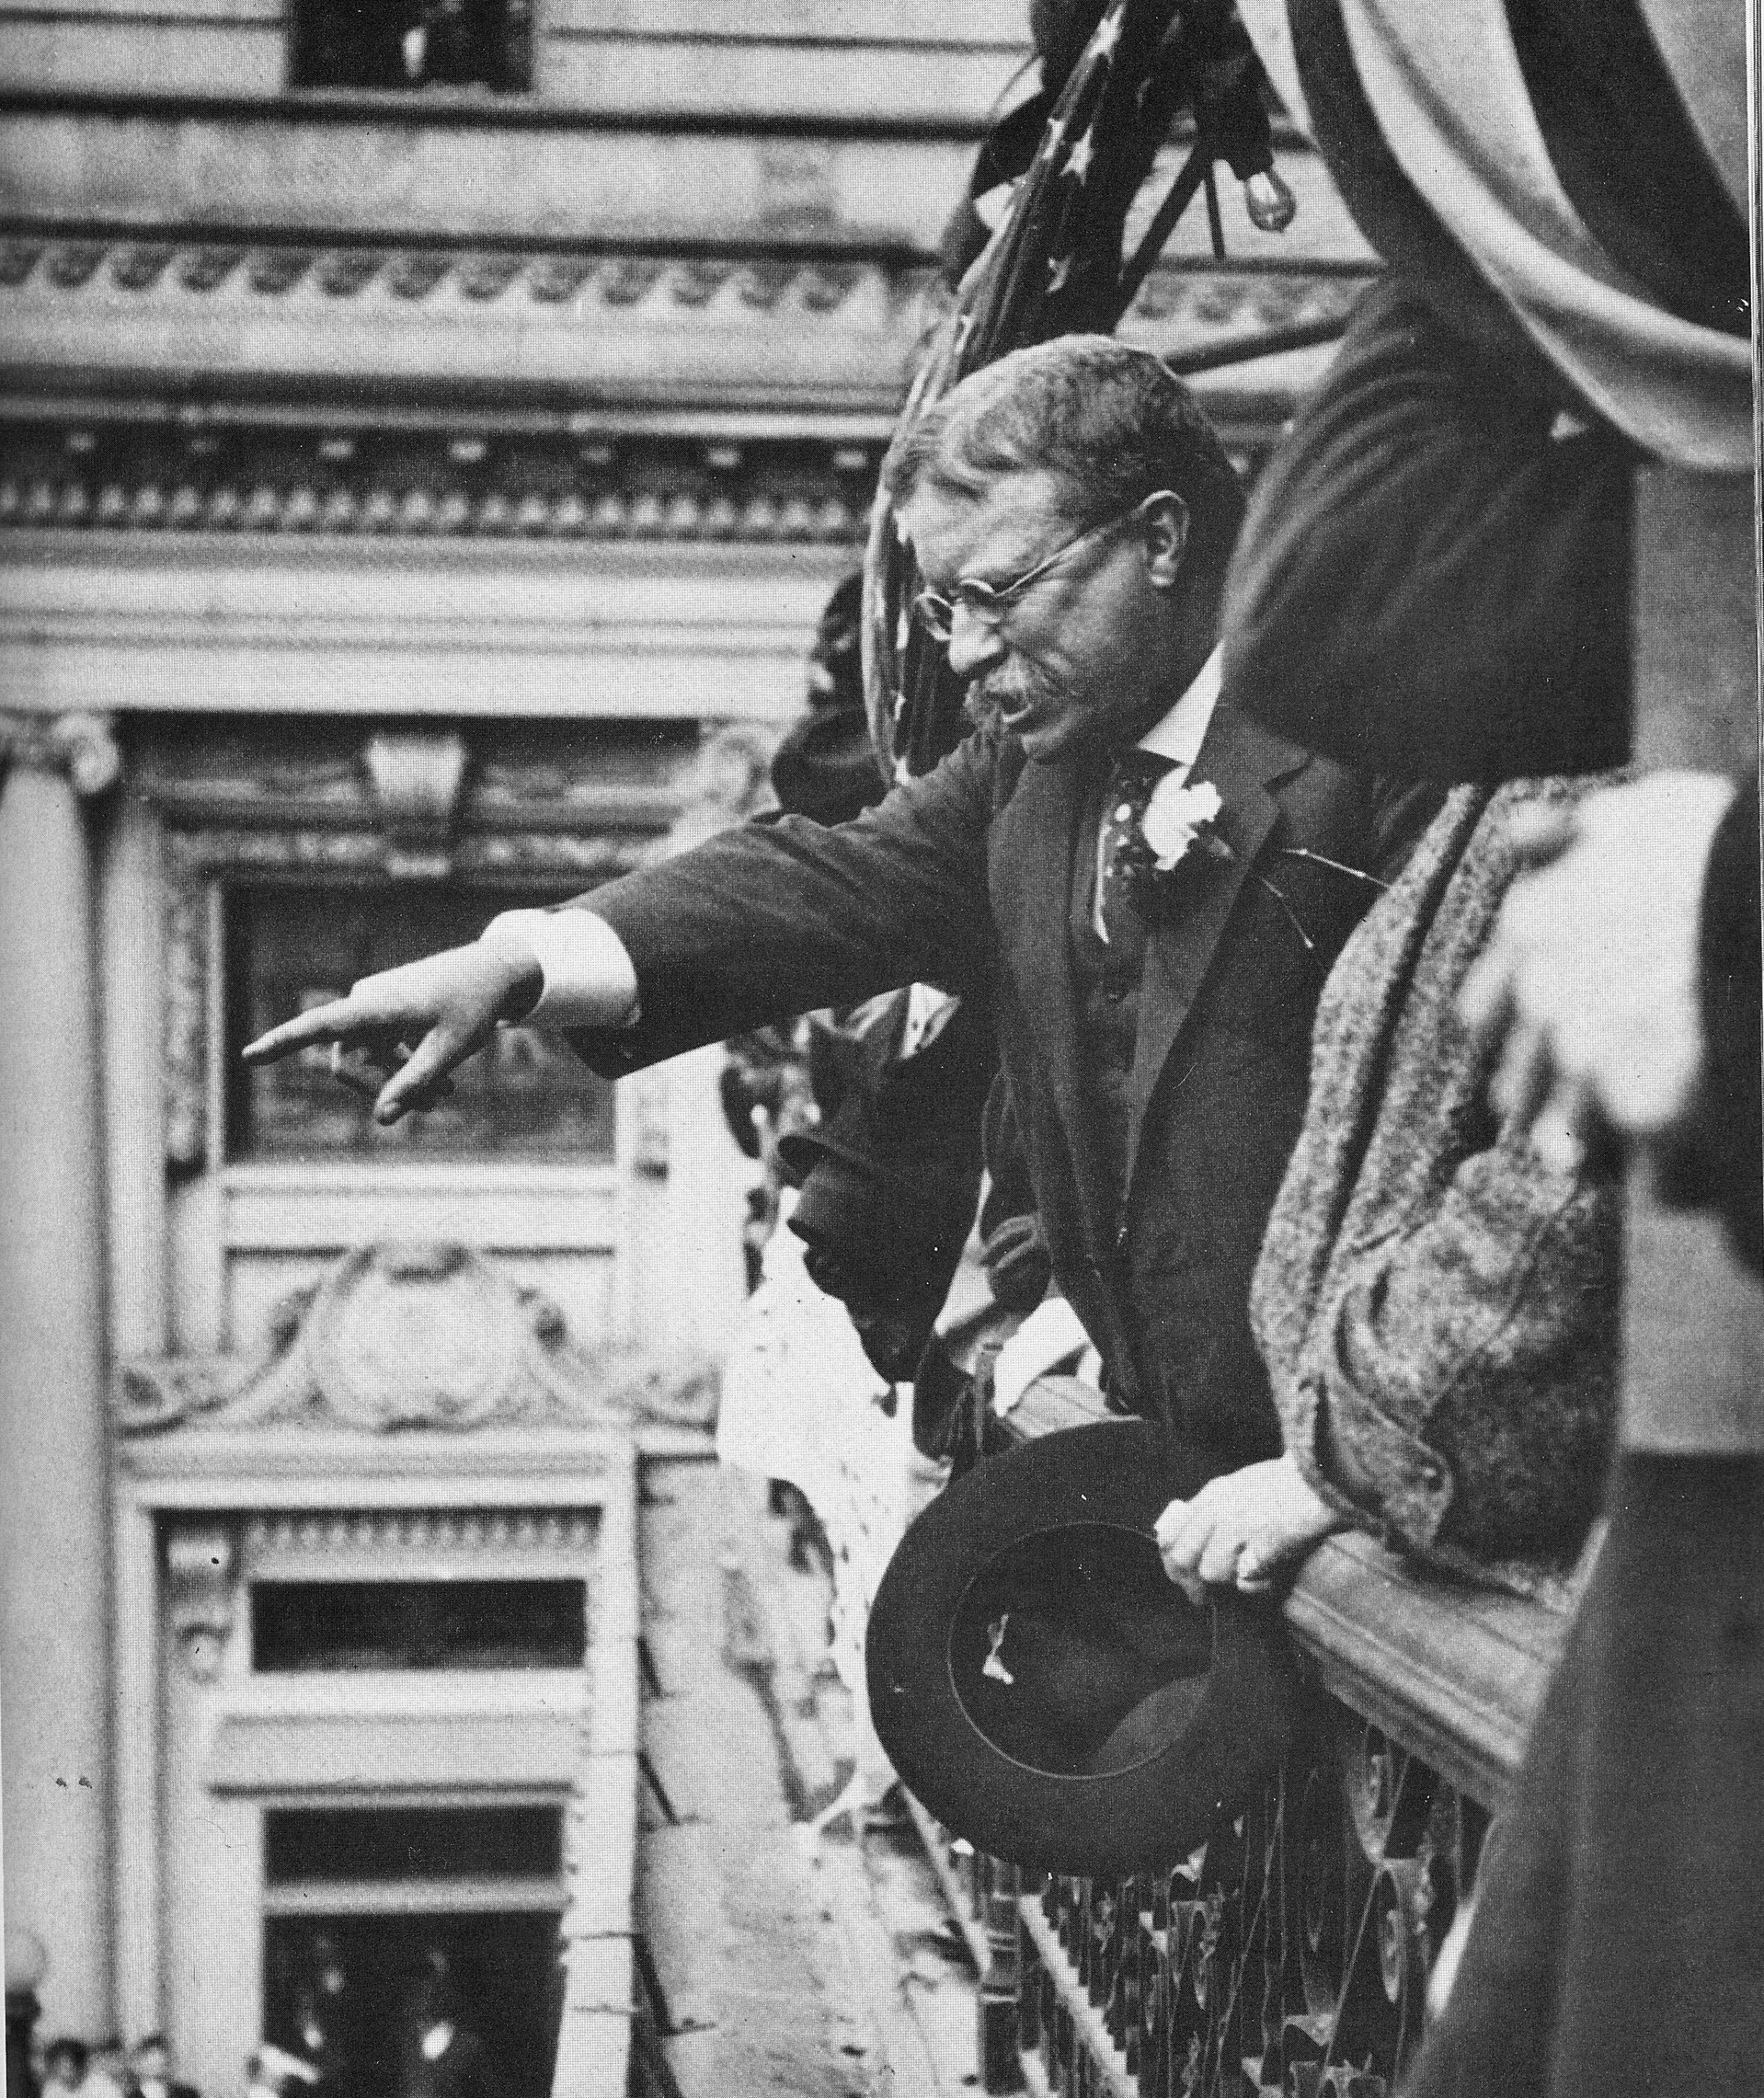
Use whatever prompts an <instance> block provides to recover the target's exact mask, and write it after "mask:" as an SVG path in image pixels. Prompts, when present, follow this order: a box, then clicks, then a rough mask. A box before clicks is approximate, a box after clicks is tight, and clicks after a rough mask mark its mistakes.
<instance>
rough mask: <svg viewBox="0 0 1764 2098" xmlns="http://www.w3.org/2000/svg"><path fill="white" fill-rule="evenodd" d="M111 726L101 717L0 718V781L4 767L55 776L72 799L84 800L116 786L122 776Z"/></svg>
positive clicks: (8, 715)
mask: <svg viewBox="0 0 1764 2098" xmlns="http://www.w3.org/2000/svg"><path fill="white" fill-rule="evenodd" d="M10 765H29V766H30V767H32V768H33V769H34V770H39V771H43V772H59V773H61V774H62V775H63V776H64V777H65V778H66V779H67V781H68V783H70V785H71V787H72V788H73V789H74V792H75V793H76V794H79V795H81V796H83V797H91V796H93V795H94V794H102V793H104V792H107V790H108V789H109V788H112V787H114V786H115V785H116V782H117V780H118V779H120V776H121V774H122V752H120V750H119V749H118V748H117V747H116V723H115V722H114V721H113V720H112V719H111V716H110V715H107V714H90V713H87V712H84V711H80V710H76V711H73V712H71V713H66V714H16V713H6V714H0V775H3V774H4V772H5V770H6V769H7V767H8V766H10Z"/></svg>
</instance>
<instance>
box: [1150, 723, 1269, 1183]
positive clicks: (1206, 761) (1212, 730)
mask: <svg viewBox="0 0 1764 2098" xmlns="http://www.w3.org/2000/svg"><path fill="white" fill-rule="evenodd" d="M1307 762H1308V759H1307V756H1306V753H1305V752H1304V751H1302V750H1301V749H1300V748H1299V747H1298V746H1297V745H1296V744H1295V743H1289V742H1286V739H1285V738H1283V737H1281V736H1277V735H1275V734H1273V733H1272V732H1271V731H1270V730H1267V729H1263V728H1261V727H1260V726H1258V724H1256V723H1255V722H1254V721H1252V720H1249V718H1248V716H1247V715H1242V714H1240V713H1238V712H1237V711H1236V710H1235V709H1232V708H1230V707H1227V706H1218V707H1216V708H1215V709H1214V710H1213V719H1212V720H1211V721H1210V722H1209V723H1208V727H1207V733H1206V738H1205V740H1204V742H1203V743H1202V744H1201V746H1200V749H1199V753H1198V755H1197V756H1196V757H1195V768H1194V771H1193V773H1192V774H1191V775H1190V777H1191V779H1193V780H1194V781H1195V782H1199V781H1200V780H1203V779H1210V780H1211V781H1212V782H1213V785H1214V786H1216V787H1217V788H1218V790H1219V798H1220V800H1221V802H1222V803H1223V806H1222V810H1221V811H1220V814H1219V820H1218V830H1219V834H1220V835H1221V836H1222V838H1224V840H1225V842H1226V843H1227V845H1229V846H1230V847H1231V854H1232V856H1231V859H1230V860H1228V861H1217V862H1213V863H1212V864H1210V865H1208V866H1206V867H1205V868H1204V869H1200V870H1197V879H1196V881H1195V885H1194V889H1193V892H1192V893H1191V894H1190V895H1189V896H1187V897H1184V898H1183V900H1182V901H1181V902H1180V903H1178V904H1177V905H1176V906H1175V907H1174V908H1173V909H1172V910H1169V911H1168V913H1160V914H1159V915H1158V916H1157V917H1156V918H1155V920H1154V922H1153V924H1152V925H1151V926H1150V929H1149V931H1148V934H1147V938H1146V943H1145V974H1144V977H1143V979H1142V980H1141V983H1140V1007H1139V1040H1138V1044H1137V1047H1136V1053H1135V1056H1134V1059H1133V1088H1132V1119H1131V1122H1130V1124H1129V1125H1128V1129H1127V1178H1126V1186H1127V1188H1128V1189H1131V1187H1132V1185H1133V1172H1134V1168H1135V1165H1136V1163H1137V1162H1138V1158H1139V1147H1140V1132H1141V1130H1142V1129H1143V1128H1144V1126H1145V1114H1146V1110H1147V1109H1148V1108H1149V1107H1150V1105H1151V1099H1152V1095H1153V1093H1154V1092H1155V1091H1156V1090H1157V1085H1158V1080H1159V1076H1160V1075H1161V1074H1162V1072H1163V1067H1164V1065H1165V1063H1166V1061H1167V1060H1168V1057H1169V1055H1170V1051H1172V1049H1173V1048H1174V1047H1176V1044H1177V1040H1178V1038H1180V1036H1181V1032H1182V1029H1183V1028H1184V1027H1185V1026H1186V1024H1187V1021H1188V1016H1189V1014H1190V1011H1192V1010H1193V1008H1194V1004H1195V998H1196V997H1198V996H1199V992H1200V987H1201V984H1202V983H1203V981H1204V979H1205V977H1206V974H1207V970H1208V968H1209V967H1210V965H1211V964H1212V960H1213V951H1214V950H1215V949H1216V948H1217V947H1218V944H1219V942H1220V940H1221V938H1222V937H1223V935H1224V932H1225V928H1226V924H1227V921H1228V920H1229V919H1230V917H1231V910H1232V908H1233V906H1235V905H1236V901H1237V897H1238V892H1239V891H1240V889H1241V888H1243V885H1244V883H1245V882H1246V881H1247V880H1249V878H1250V875H1251V874H1252V872H1253V871H1254V864H1255V861H1256V857H1257V856H1258V853H1259V852H1260V851H1261V850H1262V847H1263V845H1264V844H1265V843H1266V842H1267V835H1268V833H1269V832H1270V831H1271V830H1272V829H1273V827H1274V821H1275V819H1276V817H1277V815H1279V813H1280V805H1279V803H1278V802H1277V800H1276V799H1275V797H1274V796H1273V795H1272V793H1270V792H1269V791H1268V783H1270V782H1271V781H1273V780H1277V779H1282V778H1284V777H1285V776H1286V775H1287V774H1290V773H1293V772H1295V771H1297V770H1299V769H1300V767H1302V766H1303V765H1305V764H1306V763H1307Z"/></svg>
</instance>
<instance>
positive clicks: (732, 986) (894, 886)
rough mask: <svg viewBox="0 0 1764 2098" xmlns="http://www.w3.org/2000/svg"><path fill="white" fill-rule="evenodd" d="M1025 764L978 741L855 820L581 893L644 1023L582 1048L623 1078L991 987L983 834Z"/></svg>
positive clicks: (779, 824)
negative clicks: (686, 1055) (885, 1003)
mask: <svg viewBox="0 0 1764 2098" xmlns="http://www.w3.org/2000/svg"><path fill="white" fill-rule="evenodd" d="M1018 770H1020V746H1018V745H1016V744H1015V743H1014V742H1010V741H1009V739H1006V738H1002V737H1000V736H998V735H996V734H991V733H979V734H976V735H974V736H972V737H970V738H968V741H967V742H964V744H962V745H961V747H959V749H958V750H956V751H955V752H953V753H952V754H951V755H950V756H949V757H947V758H945V760H944V761H943V762H942V763H941V765H938V766H937V767H936V770H933V771H932V772H930V773H928V774H926V775H925V776H924V777H923V778H922V779H914V780H911V781H909V782H908V783H905V785H903V786H900V787H896V788H895V789H894V791H893V792H891V793H890V794H889V795H887V797H886V798H885V799H884V800H883V801H882V802H880V803H879V804H878V805H877V806H876V807H875V808H873V809H869V810H866V811H865V812H864V814H863V815H861V816H859V817H858V818H857V820H855V822H852V823H847V824H837V825H834V826H831V827H828V826H824V825H823V824H817V823H813V822H810V821H809V820H808V819H807V818H805V817H801V816H785V817H783V818H782V819H780V820H777V821H771V822H767V821H762V822H760V823H757V824H747V825H745V826H744V827H742V828H741V829H737V830H732V831H725V832H723V833H720V834H719V835H718V836H717V837H714V838H710V839H709V840H708V841H707V842H705V843H704V844H702V845H700V846H698V847H695V848H694V849H693V850H692V851H689V852H683V853H682V854H680V855H679V856H678V858H675V859H673V860H669V861H665V862H664V863H663V864H662V865H659V866H655V867H651V868H646V869H645V870H642V872H641V873H638V874H628V875H626V876H624V877H623V878H622V879H619V880H618V881H614V882H610V883H607V884H606V885H605V887H604V888H598V889H595V890H593V891H592V892H591V893H589V894H588V895H587V896H584V897H578V899H577V900H576V902H575V904H574V905H573V906H569V907H571V908H580V909H586V910H592V911H593V912H595V913H596V915H598V916H600V917H601V918H604V919H605V920H606V922H607V923H608V924H610V926H611V927H612V929H613V930H614V932H615V933H617V934H618V935H619V938H620V939H621V940H622V941H623V942H624V946H625V949H626V951H627V952H628V954H629V955H630V956H631V959H632V961H633V965H634V966H635V968H636V970H637V994H638V1010H639V1017H638V1018H637V1020H636V1021H635V1022H634V1023H633V1024H632V1025H631V1026H629V1027H626V1028H622V1029H617V1030H616V1031H614V1030H605V1031H601V1032H590V1031H587V1030H583V1031H580V1032H578V1033H574V1034H573V1035H572V1036H571V1040H572V1041H573V1042H574V1043H575V1046H576V1047H577V1048H578V1050H579V1051H581V1053H582V1054H583V1056H585V1057H586V1058H587V1061H588V1062H589V1063H590V1064H592V1065H593V1066H594V1067H595V1069H597V1070H600V1071H601V1072H602V1073H604V1074H605V1075H606V1076H608V1077H617V1076H619V1074H621V1073H623V1072H626V1071H632V1070H637V1069H641V1068H642V1067H643V1066H644V1065H648V1064H653V1063H657V1062H660V1060H662V1059H663V1058H664V1057H668V1056H678V1054H679V1053H680V1052H681V1051H682V1050H685V1049H691V1048H696V1047H699V1046H700V1045H701V1044H702V1043H704V1042H718V1041H721V1040H722V1039H723V1038H724V1037H726V1036H728V1035H730V1034H732V1033H738V1032H739V1031H741V1029H746V1028H749V1027H753V1026H756V1025H758V1024H760V1023H761V1022H763V1021H765V1020H769V1019H778V1018H779V1017H781V1016H782V1015H787V1014H792V1013H799V1012H806V1011H808V1010H810V1009H812V1008H813V1007H815V1006H831V1005H852V1004H855V1003H856V1002H858V1001H859V1000H861V999H864V998H867V997H871V996H873V994H874V993H876V992H879V991H887V990H891V989H893V988H895V987H896V986H897V985H899V984H902V983H912V982H914V981H924V982H927V983H937V984H940V985H941V986H942V987H943V988H945V989H949V990H954V991H984V990H985V989H986V987H987V985H988V983H989V982H990V979H991V970H992V957H993V934H992V922H991V910H990V906H989V902H988V897H987V888H986V833H987V828H988V825H989V824H990V823H991V819H992V815H993V814H994V811H995V805H996V803H997V802H998V801H999V800H1000V798H1002V797H1006V796H1008V794H1009V787H1010V784H1011V783H1014V779H1015V778H1016V776H1017V773H1018Z"/></svg>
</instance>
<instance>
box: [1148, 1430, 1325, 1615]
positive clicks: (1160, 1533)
mask: <svg viewBox="0 0 1764 2098" xmlns="http://www.w3.org/2000/svg"><path fill="white" fill-rule="evenodd" d="M1347 1527H1348V1520H1347V1518H1346V1517H1345V1515H1340V1514H1337V1513H1336V1511H1335V1510H1334V1509H1333V1508H1331V1506H1330V1505H1329V1503H1328V1502H1327V1501H1324V1500H1322V1499H1321V1498H1320V1497H1319V1496H1317V1494H1316V1493H1314V1492H1313V1491H1312V1490H1311V1488H1310V1487H1309V1486H1308V1485H1307V1484H1306V1483H1305V1481H1304V1477H1303V1475H1302V1474H1300V1472H1299V1467H1298V1465H1296V1464H1295V1462H1294V1461H1293V1460H1292V1458H1291V1457H1290V1456H1284V1457H1272V1458H1269V1459H1267V1460H1265V1461H1264V1462H1263V1463H1261V1464H1259V1465H1245V1466H1244V1467H1243V1469H1241V1470H1240V1471H1235V1472H1225V1473H1222V1474H1221V1475H1220V1477H1218V1478H1213V1479H1208V1482H1207V1483H1206V1484H1205V1485H1204V1487H1202V1488H1201V1489H1200V1491H1199V1493H1197V1494H1196V1495H1195V1497H1194V1499H1193V1500H1192V1501H1172V1502H1171V1503H1170V1505H1169V1506H1168V1508H1166V1509H1165V1510H1164V1511H1163V1514H1161V1515H1160V1516H1159V1518H1158V1526H1157V1538H1158V1550H1159V1553H1160V1555H1162V1557H1163V1570H1164V1572H1165V1573H1168V1575H1169V1577H1170V1578H1171V1579H1172V1581H1174V1582H1175V1583H1176V1584H1177V1587H1179V1588H1181V1590H1182V1591H1183V1592H1185V1593H1186V1595H1187V1596H1188V1597H1189V1599H1190V1601H1194V1602H1198V1601H1199V1600H1200V1596H1201V1592H1202V1591H1203V1590H1204V1588H1206V1587H1209V1586H1214V1587H1222V1586H1231V1587H1236V1588H1237V1589H1239V1590H1240V1592H1242V1593H1243V1594H1245V1595H1260V1594H1262V1593H1263V1592H1265V1591H1266V1590H1267V1589H1269V1588H1271V1587H1272V1586H1273V1585H1274V1582H1275V1579H1276V1578H1277V1576H1278V1575H1279V1574H1280V1573H1281V1571H1282V1570H1283V1569H1286V1567H1289V1566H1290V1565H1291V1564H1293V1563H1294V1562H1295V1561H1296V1560H1299V1559H1302V1558H1303V1557H1304V1555H1305V1554H1306V1553H1307V1552H1308V1551H1310V1549H1311V1547H1312V1546H1313V1545H1315V1544H1317V1543H1319V1542H1321V1541H1322V1539H1323V1538H1324V1537H1327V1536H1328V1535H1329V1534H1330V1533H1331V1531H1332V1530H1340V1529H1345V1528H1347Z"/></svg>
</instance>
